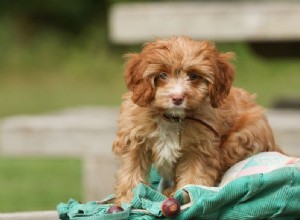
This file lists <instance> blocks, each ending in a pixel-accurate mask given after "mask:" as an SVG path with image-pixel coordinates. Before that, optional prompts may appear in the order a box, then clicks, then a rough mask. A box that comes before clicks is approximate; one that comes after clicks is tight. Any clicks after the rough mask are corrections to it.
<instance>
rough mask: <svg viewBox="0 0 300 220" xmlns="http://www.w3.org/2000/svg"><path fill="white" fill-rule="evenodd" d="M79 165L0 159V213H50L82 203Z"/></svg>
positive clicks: (48, 160) (62, 161) (64, 161)
mask: <svg viewBox="0 0 300 220" xmlns="http://www.w3.org/2000/svg"><path fill="white" fill-rule="evenodd" d="M81 174H82V173H81V163H80V161H79V160H74V159H66V158H64V159H53V158H14V159H9V158H4V157H0V189H1V190H0V212H13V211H32V210H54V209H55V208H56V205H57V204H58V203H59V202H67V201H68V199H69V198H76V199H78V200H81V199H82V182H81Z"/></svg>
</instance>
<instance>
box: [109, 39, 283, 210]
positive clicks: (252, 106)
mask: <svg viewBox="0 0 300 220" xmlns="http://www.w3.org/2000/svg"><path fill="white" fill-rule="evenodd" d="M233 56H234V55H233V54H232V53H220V52H218V51H217V49H216V48H215V46H214V44H213V43H211V42H208V41H194V40H192V39H190V38H187V37H173V38H171V39H168V40H157V41H155V42H150V43H147V44H146V45H145V46H144V48H143V50H142V52H141V53H140V54H128V55H127V58H128V62H127V66H126V69H125V80H126V84H127V87H128V92H127V93H126V94H125V95H124V97H123V102H122V105H121V111H120V116H119V121H118V131H117V137H116V139H115V141H114V143H113V152H114V153H115V154H116V155H117V156H118V158H119V159H120V167H119V170H118V172H117V174H116V183H115V196H116V203H117V204H118V203H120V202H130V200H131V198H132V195H133V194H132V190H133V188H134V187H136V186H137V184H138V183H144V184H148V181H147V180H148V174H149V171H150V168H151V165H152V164H153V165H154V166H155V168H156V169H157V171H158V173H159V174H160V175H161V176H162V177H163V178H164V179H167V180H169V181H172V182H173V183H174V185H173V187H171V188H169V189H168V190H166V192H167V194H168V196H170V195H172V194H173V193H174V192H175V191H176V190H177V189H179V188H181V187H183V186H185V185H187V184H197V185H205V186H215V185H216V184H217V183H218V182H219V181H220V178H221V177H222V175H223V173H224V172H225V171H226V170H227V169H228V168H229V167H231V166H232V165H233V164H235V163H237V162H238V161H241V160H243V159H245V158H247V157H249V156H250V155H253V154H256V153H258V152H262V151H279V152H281V150H280V148H278V147H277V146H276V144H275V142H274V138H273V134H272V130H271V128H270V126H269V124H268V121H267V119H266V117H265V116H264V114H263V112H264V109H263V108H262V107H260V106H258V105H257V104H256V103H255V96H254V95H250V94H249V93H247V92H246V91H244V90H242V89H239V88H235V87H233V86H232V82H233V79H234V73H235V72H234V69H233V67H232V65H231V64H230V63H229V60H230V59H232V58H233Z"/></svg>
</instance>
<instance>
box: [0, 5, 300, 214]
mask: <svg viewBox="0 0 300 220" xmlns="http://www.w3.org/2000/svg"><path fill="white" fill-rule="evenodd" d="M120 2H122V3H124V2H132V1H121V0H119V1H118V0H106V1H98V0H84V1H82V0H63V1H61V0H46V1H38V0H26V1H22V0H19V1H18V0H10V1H8V0H0V117H1V118H2V119H4V118H6V117H10V116H14V115H35V114H43V113H48V112H53V111H58V110H61V109H64V108H70V107H72V108H73V107H78V106H112V107H117V106H118V105H119V104H120V102H121V94H122V93H123V92H124V91H125V86H124V82H123V76H122V70H123V62H124V60H123V59H122V55H123V54H124V53H126V52H134V51H136V52H137V51H139V50H140V48H141V45H142V43H141V42H135V43H130V44H128V43H126V44H125V43H116V42H113V41H112V40H111V38H110V34H109V24H110V23H109V19H108V18H109V13H110V8H111V7H112V5H114V4H117V3H120ZM135 2H137V1H135ZM143 2H146V1H143ZM156 2H160V1H156ZM193 2H194V3H195V2H201V1H193ZM204 2H205V1H204ZM222 2H225V1H222ZM231 2H232V1H231ZM244 2H246V1H244ZM248 2H251V1H248ZM256 2H260V1H252V3H253V4H256ZM291 2H295V1H291ZM216 3H217V2H216ZM220 19H221V18H220ZM294 22H298V23H299V20H297V21H296V20H295V21H294ZM274 25H277V27H278V28H280V24H274ZM145 29H147V27H145ZM141 31H142V30H141ZM153 36H159V33H153ZM153 36H149V39H154V37H153ZM298 37H299V36H298ZM299 39H300V38H298V39H296V38H293V39H291V40H284V41H281V40H280V39H279V40H278V39H276V41H268V40H266V41H262V40H260V41H238V40H235V41H228V40H226V41H222V40H218V41H217V42H216V43H217V47H218V48H219V50H221V51H233V52H235V53H236V55H237V58H236V60H235V61H234V65H235V67H236V71H237V75H236V81H235V85H236V86H238V87H243V88H245V89H246V90H248V91H250V92H253V93H257V99H258V102H259V104H261V105H263V106H265V107H267V108H274V107H277V106H278V105H281V103H282V102H285V101H286V100H287V102H288V103H292V104H290V105H292V107H295V106H298V107H299V105H300V104H299V102H300V101H299V100H300V65H299V64H300V52H299V51H300V44H299V41H298V40H299ZM291 100H292V101H291ZM278 103H279V104H278ZM62 177H64V178H62ZM81 179H82V162H81V160H79V159H70V158H68V157H66V158H52V157H43V158H39V157H26V158H23V157H13V158H10V157H5V156H3V155H1V153H0V212H13V211H24V210H47V209H55V206H56V205H57V204H58V203H59V202H61V201H66V200H67V199H68V198H71V197H73V198H76V199H78V200H81V199H83V197H84V196H83V191H82V181H81Z"/></svg>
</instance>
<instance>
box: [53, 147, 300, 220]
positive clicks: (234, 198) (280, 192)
mask: <svg viewBox="0 0 300 220" xmlns="http://www.w3.org/2000/svg"><path fill="white" fill-rule="evenodd" d="M152 180H153V182H152V183H153V185H152V187H149V186H146V185H143V184H140V185H138V186H137V187H136V188H135V190H134V198H133V199H132V201H131V203H130V204H126V203H124V204H122V207H123V208H124V211H123V212H119V213H116V214H107V210H108V208H109V207H110V206H111V204H105V203H107V202H109V201H110V199H111V198H112V197H113V196H111V197H108V198H107V199H106V200H105V201H103V203H98V202H89V203H86V204H80V203H78V202H77V201H76V200H74V199H70V200H69V202H68V203H66V204H65V203H61V204H59V205H58V206H57V211H58V213H59V217H60V219H62V220H69V219H70V220H73V219H74V220H75V219H78V220H102V219H103V220H109V219H111V220H115V219H142V220H143V219H144V220H148V219H149V220H152V219H157V218H159V219H165V218H164V216H163V215H162V212H161V204H162V202H163V201H164V199H165V198H166V197H165V196H164V195H162V194H160V193H159V192H158V191H156V190H155V189H154V188H155V186H156V185H157V182H158V176H157V174H156V173H155V172H152ZM186 195H188V196H189V202H187V203H186V204H183V203H184V201H186V199H184V197H186ZM174 197H175V198H176V199H178V200H179V201H180V202H181V212H180V214H179V215H178V216H177V218H176V219H180V220H181V219H209V220H214V219H230V220H232V219H297V218H299V219H300V159H297V158H291V157H287V156H284V155H281V154H278V153H275V152H270V153H260V154H258V155H255V156H252V157H250V158H248V159H247V160H245V161H242V162H240V163H238V164H236V165H235V166H233V167H232V168H231V169H230V170H229V171H228V172H227V173H226V174H225V175H224V177H223V180H222V182H221V183H220V185H219V186H218V187H204V186H199V185H187V186H185V187H183V188H182V189H181V190H178V191H177V192H176V194H175V196H174Z"/></svg>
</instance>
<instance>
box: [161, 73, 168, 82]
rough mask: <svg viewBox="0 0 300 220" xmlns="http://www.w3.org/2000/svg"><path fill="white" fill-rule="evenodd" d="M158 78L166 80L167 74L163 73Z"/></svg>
mask: <svg viewBox="0 0 300 220" xmlns="http://www.w3.org/2000/svg"><path fill="white" fill-rule="evenodd" d="M159 78H160V79H162V80H166V79H168V74H167V73H165V72H162V73H160V74H159Z"/></svg>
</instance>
